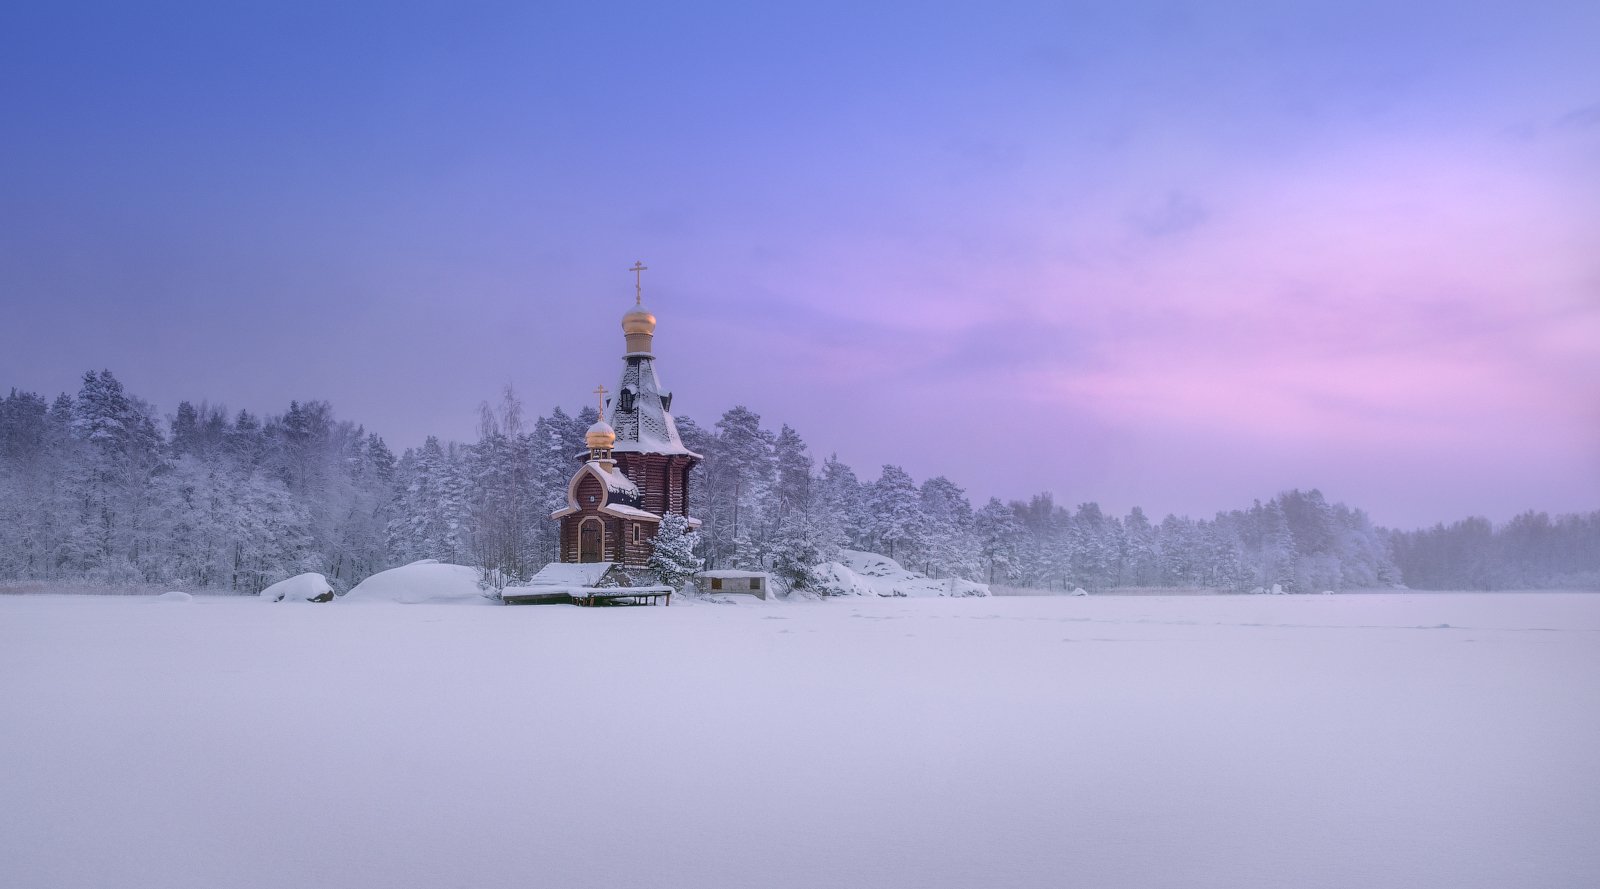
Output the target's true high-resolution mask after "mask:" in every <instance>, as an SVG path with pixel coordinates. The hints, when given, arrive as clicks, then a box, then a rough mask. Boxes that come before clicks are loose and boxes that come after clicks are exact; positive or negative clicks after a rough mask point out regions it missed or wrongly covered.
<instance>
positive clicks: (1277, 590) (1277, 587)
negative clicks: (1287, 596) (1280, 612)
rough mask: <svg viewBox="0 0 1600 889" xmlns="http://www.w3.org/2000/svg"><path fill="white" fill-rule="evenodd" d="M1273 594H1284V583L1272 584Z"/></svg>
mask: <svg viewBox="0 0 1600 889" xmlns="http://www.w3.org/2000/svg"><path fill="white" fill-rule="evenodd" d="M1272 595H1274V596H1281V595H1283V585H1282V584H1277V583H1275V584H1273V585H1272Z"/></svg>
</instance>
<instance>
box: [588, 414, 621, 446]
mask: <svg viewBox="0 0 1600 889" xmlns="http://www.w3.org/2000/svg"><path fill="white" fill-rule="evenodd" d="M583 440H584V441H585V442H587V443H588V445H589V449H590V450H592V451H609V450H611V446H612V445H615V444H616V443H617V430H615V429H612V428H611V424H610V423H607V422H606V421H604V420H601V421H600V422H598V423H596V424H594V425H593V426H590V427H589V431H588V432H585V433H584V434H583Z"/></svg>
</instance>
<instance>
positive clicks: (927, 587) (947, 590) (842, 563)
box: [812, 549, 989, 597]
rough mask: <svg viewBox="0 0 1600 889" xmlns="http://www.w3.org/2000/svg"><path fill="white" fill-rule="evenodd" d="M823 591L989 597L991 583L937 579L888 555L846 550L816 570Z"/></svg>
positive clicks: (842, 594)
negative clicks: (908, 567)
mask: <svg viewBox="0 0 1600 889" xmlns="http://www.w3.org/2000/svg"><path fill="white" fill-rule="evenodd" d="M812 580H813V582H814V583H815V584H816V585H817V588H818V590H819V591H821V592H823V593H826V594H827V595H830V596H885V597H890V596H987V595H989V586H988V585H987V584H982V583H973V582H972V581H970V580H961V579H959V578H954V577H949V578H942V579H936V578H931V577H927V576H925V575H922V574H918V573H917V572H915V571H907V570H906V569H905V568H904V567H902V566H901V565H900V563H899V562H896V561H895V560H894V559H891V558H889V557H888V556H882V555H879V554H877V553H866V552H860V551H858V550H851V549H847V550H842V551H841V552H840V553H839V561H837V562H825V563H823V564H821V565H818V566H817V567H816V568H814V569H813V570H812Z"/></svg>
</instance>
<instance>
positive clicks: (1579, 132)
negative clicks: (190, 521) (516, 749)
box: [0, 0, 1600, 526]
mask: <svg viewBox="0 0 1600 889" xmlns="http://www.w3.org/2000/svg"><path fill="white" fill-rule="evenodd" d="M15 5H16V4H12V5H8V7H7V9H6V10H5V11H4V12H0V126H3V127H4V138H3V139H0V204H3V207H4V213H0V299H3V304H4V308H3V314H0V386H7V387H9V386H13V385H15V386H19V387H22V388H27V389H32V390H38V391H43V392H45V393H46V394H53V393H55V392H59V391H63V390H66V391H75V389H76V387H77V381H78V377H79V376H80V375H81V373H82V372H83V371H84V370H87V369H89V368H92V367H102V366H104V367H110V368H111V369H113V370H114V371H115V372H116V373H117V374H118V375H119V377H121V378H122V379H123V380H124V382H125V383H126V384H127V385H128V386H129V388H130V389H131V390H133V391H134V392H137V393H139V394H141V395H143V396H145V397H147V398H149V399H151V400H153V401H155V402H156V403H157V404H158V405H159V406H160V407H161V408H162V409H163V410H165V411H168V412H170V411H171V410H172V409H173V408H174V407H175V406H176V404H177V402H178V400H180V399H183V398H188V399H192V400H196V401H198V400H200V399H209V400H211V401H212V402H221V403H224V404H226V405H227V406H228V407H230V408H232V409H238V408H249V409H251V410H255V411H258V412H279V411H281V410H283V409H284V407H285V406H286V405H287V403H288V401H289V400H290V399H291V398H299V399H310V398H325V399H328V400H330V401H332V402H333V404H334V406H335V408H336V410H337V411H338V412H339V414H340V415H341V416H343V417H346V418H349V419H354V420H358V421H361V422H364V423H366V424H367V425H368V426H369V427H370V428H372V429H374V430H375V431H378V432H379V433H381V434H383V435H384V436H385V437H386V438H388V439H389V441H390V443H391V444H392V445H394V446H395V447H396V448H400V447H405V446H408V445H414V444H417V443H420V441H421V439H422V437H423V436H424V435H427V434H429V433H436V434H440V435H443V436H446V437H454V438H460V439H470V438H471V437H472V436H473V430H474V427H475V410H476V405H477V404H478V403H479V402H480V401H481V400H483V399H492V398H494V397H495V395H496V393H497V392H498V390H499V389H500V388H501V387H502V386H503V385H505V384H506V383H508V382H509V383H512V384H513V385H514V386H515V387H516V389H517V391H518V392H519V393H520V394H521V396H522V398H523V399H524V401H525V402H526V403H527V404H528V407H529V408H530V410H532V411H534V412H545V411H548V410H549V408H550V407H552V406H554V405H556V404H560V405H563V406H564V407H566V408H567V409H568V410H576V409H577V408H579V407H581V406H582V405H584V404H586V403H587V400H588V397H589V396H588V392H589V391H590V390H591V389H592V388H594V385H595V384H596V383H597V382H604V383H605V384H606V385H607V386H611V385H613V384H614V382H615V379H616V376H617V373H618V371H619V370H620V362H619V360H618V356H620V354H621V352H622V338H621V333H620V330H619V328H618V319H619V317H620V315H621V313H622V312H623V311H624V310H626V308H627V307H628V306H629V304H630V303H631V301H632V276H631V275H629V274H628V273H627V271H626V269H627V267H628V265H630V264H631V263H632V262H633V261H634V260H635V259H643V260H644V261H645V262H646V263H647V264H648V265H650V266H651V271H649V272H647V273H646V281H645V286H646V301H647V303H648V304H649V305H650V306H651V307H652V309H653V310H654V311H655V312H656V313H657V314H658V316H659V317H660V319H661V323H660V328H659V331H658V336H657V340H656V345H657V354H658V356H659V357H660V369H661V373H662V377H663V382H664V383H665V384H666V386H667V387H668V388H670V389H673V390H675V391H676V392H677V394H678V398H677V400H676V402H675V405H674V406H675V407H676V408H677V409H678V410H679V412H680V413H685V414H688V415H690V416H693V417H695V418H696V419H697V420H699V421H700V422H702V423H709V422H712V421H714V420H715V419H716V417H717V416H718V415H719V414H720V413H721V412H722V411H723V410H724V409H726V408H728V407H730V406H732V405H734V404H736V403H745V404H748V405H750V406H751V407H753V408H755V409H756V410H758V411H760V412H761V413H762V414H763V416H764V417H765V418H766V420H767V421H768V422H769V423H770V424H771V425H773V426H774V427H776V426H777V424H779V423H781V422H788V423H790V424H791V425H793V426H795V427H796V428H798V429H799V430H800V432H801V433H802V434H803V435H804V436H805V437H806V439H807V441H809V442H810V443H811V445H812V447H813V449H814V450H815V451H817V452H818V455H819V456H823V455H826V454H827V453H828V452H830V451H837V452H838V453H839V455H840V456H841V457H842V458H844V459H845V460H846V461H847V462H850V463H851V464H852V465H854V466H855V467H856V468H857V470H858V471H859V472H861V474H862V475H863V476H867V477H874V476H876V474H877V466H878V465H879V464H882V463H884V462H896V463H900V464H902V465H904V466H905V467H906V468H907V469H908V470H909V471H911V472H912V474H913V475H915V476H917V477H918V478H925V477H927V476H930V475H934V474H941V473H942V474H945V475H948V476H950V477H951V478H952V479H954V480H955V481H956V482H957V483H959V484H961V485H963V486H965V487H966V488H967V489H968V491H969V493H970V494H971V495H972V496H973V497H974V498H975V499H980V500H981V499H982V498H985V497H987V496H989V495H991V494H994V495H999V496H1002V497H1008V498H1009V497H1025V496H1027V495H1029V494H1032V493H1034V492H1036V491H1040V490H1049V491H1052V492H1053V493H1054V494H1055V496H1056V499H1057V500H1058V502H1063V503H1066V504H1069V505H1070V504H1075V503H1077V502H1080V501H1084V500H1098V501H1099V502H1100V503H1101V504H1102V505H1104V506H1106V507H1108V508H1111V509H1114V510H1117V511H1119V512H1120V511H1123V510H1125V509H1126V508H1127V507H1129V506H1131V505H1134V504H1140V505H1143V506H1144V507H1145V508H1146V510H1147V511H1150V512H1152V513H1155V514H1156V515H1158V516H1159V515H1160V514H1164V513H1166V512H1169V511H1172V512H1187V513H1191V514H1195V515H1207V514H1209V513H1211V512H1213V511H1215V510H1216V509H1220V508H1232V507H1235V506H1240V505H1246V504H1248V502H1249V500H1250V499H1251V498H1254V497H1260V498H1263V499H1264V498H1266V497H1269V496H1271V495H1272V494H1273V493H1275V492H1277V491H1278V490H1280V489H1283V488H1287V487H1320V488H1322V489H1323V491H1324V492H1325V493H1327V494H1328V495H1329V496H1330V497H1332V498H1335V499H1341V500H1345V501H1347V502H1350V503H1353V504H1356V505H1360V506H1363V507H1365V508H1367V509H1368V510H1369V511H1370V512H1371V513H1372V514H1373V517H1374V518H1375V519H1376V520H1378V521H1379V522H1382V523H1386V524H1394V525H1401V526H1410V525H1414V524H1420V523H1432V522H1434V521H1439V520H1450V519H1454V518H1459V517H1462V516H1465V515H1468V514H1482V515H1487V516H1489V517H1490V518H1493V519H1496V520H1502V519H1505V518H1508V517H1510V516H1511V515H1512V514H1514V513H1516V512H1518V511H1520V510H1523V509H1526V508H1535V509H1545V510H1552V511H1568V510H1577V509H1593V508H1597V507H1600V64H1597V63H1596V61H1595V58H1596V56H1595V47H1596V46H1600V5H1597V4H1595V3H1592V2H1572V3H1543V4H1534V5H1533V7H1534V8H1529V4H1526V3H1524V2H1517V3H1511V2H1507V3H1487V4H1485V3H1475V4H1461V3H1460V2H1459V0H1457V2H1440V3H1421V4H1417V3H1407V4H1399V5H1398V6H1399V7H1400V8H1396V6H1397V5H1396V4H1393V3H1373V4H1367V3H1350V2H1340V3H1327V4H1315V5H1307V4H1287V3H1279V2H1263V3H1254V4H1194V5H1183V4H1129V3H1126V2H1117V3H1104V4H1099V3H1091V4H1075V3H1060V2H1056V3H1043V4H1004V3H983V4H978V3H965V4H959V5H955V6H953V7H951V8H948V9H941V8H940V7H939V6H938V5H936V4H935V5H930V4H927V3H917V4H904V5H899V6H896V5H892V4H872V7H873V10H872V11H870V12H864V11H862V10H861V9H860V8H858V7H860V6H861V5H862V4H832V3H817V2H808V3H801V4H781V5H780V4H734V3H728V4H689V5H685V4H678V3H674V4H641V5H638V6H631V5H630V4H617V3H610V4H602V5H598V6H597V5H595V4H562V5H560V6H559V7H558V6H557V5H555V4H503V5H502V4H496V5H486V6H471V7H469V6H467V5H464V4H440V5H439V6H437V7H435V8H433V9H425V8H421V7H418V6H404V7H402V6H401V5H398V4H389V3H385V4H377V5H374V6H373V7H372V8H369V9H361V8H359V7H357V6H355V5H347V4H303V5H295V4H285V3H271V4H267V3H263V4H259V5H255V4H251V5H248V6H247V5H245V4H209V3H195V4H190V5H172V6H162V5H159V4H152V5H145V4H107V5H106V6H105V7H104V8H93V7H90V6H82V5H78V4H39V5H38V8H36V9H33V10H21V11H19V10H17V9H14V8H11V7H12V6H15ZM221 6H226V7H228V9H226V10H223V9H220V8H219V7H221ZM252 6H253V7H254V8H250V7H252ZM335 6H336V7H337V8H336V9H330V7H335ZM601 6H603V7H604V8H603V9H601V8H600V7H601ZM1464 6H1465V7H1469V8H1463V7H1464ZM541 7H545V8H541Z"/></svg>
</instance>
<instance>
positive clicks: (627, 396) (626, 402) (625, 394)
mask: <svg viewBox="0 0 1600 889" xmlns="http://www.w3.org/2000/svg"><path fill="white" fill-rule="evenodd" d="M617 410H619V411H623V412H627V411H631V410H633V390H632V389H624V390H622V401H621V403H620V404H619V405H618V406H617Z"/></svg>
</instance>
